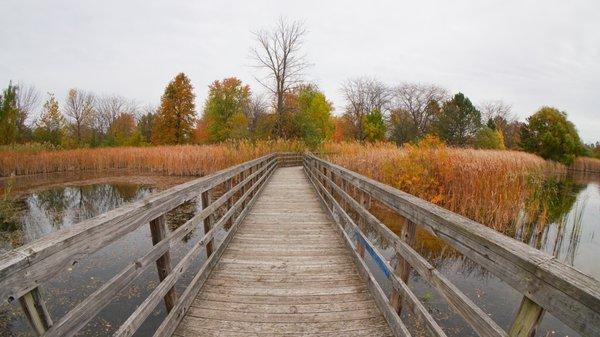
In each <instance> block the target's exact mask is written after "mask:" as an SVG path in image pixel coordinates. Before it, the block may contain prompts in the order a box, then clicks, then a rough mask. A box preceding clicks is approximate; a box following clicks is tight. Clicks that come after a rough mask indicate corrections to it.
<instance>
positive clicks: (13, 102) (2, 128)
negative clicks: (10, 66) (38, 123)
mask: <svg viewBox="0 0 600 337" xmlns="http://www.w3.org/2000/svg"><path fill="white" fill-rule="evenodd" d="M19 118H20V114H19V109H18V107H17V87H16V86H14V85H12V83H9V84H8V87H7V88H6V89H4V91H3V92H2V95H0V144H11V143H14V142H16V141H17V139H18V136H19V129H18V124H19Z"/></svg>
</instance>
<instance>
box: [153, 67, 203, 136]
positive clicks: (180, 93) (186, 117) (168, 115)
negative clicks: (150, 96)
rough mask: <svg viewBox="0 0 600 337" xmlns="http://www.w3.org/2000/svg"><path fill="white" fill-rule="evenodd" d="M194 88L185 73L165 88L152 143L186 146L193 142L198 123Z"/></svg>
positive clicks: (156, 118)
mask: <svg viewBox="0 0 600 337" xmlns="http://www.w3.org/2000/svg"><path fill="white" fill-rule="evenodd" d="M194 98H195V95H194V88H193V87H192V83H191V82H190V80H189V79H188V78H187V76H185V74H184V73H180V74H178V75H177V76H176V77H175V79H173V81H171V82H170V83H169V84H168V85H167V87H166V88H165V92H164V94H163V95H162V97H161V100H160V108H159V110H158V113H157V115H156V117H155V119H154V126H153V129H152V143H154V144H185V143H189V142H190V141H191V140H192V133H193V129H194V125H195V122H196V106H195V104H194Z"/></svg>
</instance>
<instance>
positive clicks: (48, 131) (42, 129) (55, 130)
mask: <svg viewBox="0 0 600 337" xmlns="http://www.w3.org/2000/svg"><path fill="white" fill-rule="evenodd" d="M65 124H66V122H65V118H64V117H63V115H62V114H61V113H60V109H59V108H58V101H57V100H56V98H54V94H51V93H48V99H47V100H46V102H45V103H44V106H43V107H42V115H41V116H40V118H39V119H38V121H37V123H36V126H35V129H34V132H33V135H34V139H35V140H36V141H39V142H47V143H51V144H54V145H59V144H60V143H61V140H62V135H63V129H64V127H65Z"/></svg>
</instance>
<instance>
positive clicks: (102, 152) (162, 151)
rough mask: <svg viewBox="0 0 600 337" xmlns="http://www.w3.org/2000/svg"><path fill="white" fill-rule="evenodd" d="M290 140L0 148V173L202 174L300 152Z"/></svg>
mask: <svg viewBox="0 0 600 337" xmlns="http://www.w3.org/2000/svg"><path fill="white" fill-rule="evenodd" d="M303 149H304V145H303V144H302V143H299V142H293V141H263V142H258V143H250V142H236V143H225V144H219V145H178V146H156V147H117V148H95V149H76V150H65V151H35V152H30V151H0V175H1V176H8V175H11V174H14V175H26V174H38V173H51V172H68V171H79V170H95V171H100V170H114V169H125V170H133V171H138V172H153V173H158V174H166V175H205V174H209V173H212V172H215V171H218V170H221V169H224V168H226V167H229V166H232V165H235V164H238V163H241V162H244V161H247V160H250V159H253V158H257V157H260V156H262V155H265V154H267V153H270V152H274V151H302V150H303Z"/></svg>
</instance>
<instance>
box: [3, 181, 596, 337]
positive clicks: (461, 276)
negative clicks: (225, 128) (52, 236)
mask: <svg viewBox="0 0 600 337" xmlns="http://www.w3.org/2000/svg"><path fill="white" fill-rule="evenodd" d="M130 181H136V180H135V179H130ZM179 182H181V181H177V182H173V183H172V184H168V183H166V184H165V183H164V182H162V184H161V186H160V187H157V186H156V185H155V184H152V183H148V182H147V181H144V183H139V181H138V182H135V183H128V182H127V179H118V180H117V181H116V182H110V179H108V180H106V179H105V180H101V183H92V184H85V185H77V184H76V183H75V184H74V183H61V185H59V186H56V185H48V186H49V187H48V186H46V187H44V188H41V189H40V188H39V187H38V188H32V189H31V190H30V191H29V192H27V191H25V192H23V193H20V196H19V203H18V204H19V208H20V210H21V212H20V214H21V215H20V219H21V223H22V225H23V231H22V233H21V235H22V237H21V238H20V241H22V242H30V241H32V240H35V239H37V238H40V237H43V236H44V235H47V234H48V233H51V232H54V231H56V230H58V229H61V228H67V227H70V226H72V225H73V224H76V223H78V222H80V221H82V220H85V219H88V218H91V217H94V216H96V215H98V214H101V213H104V212H106V211H109V210H111V209H114V208H116V207H119V206H120V205H122V204H124V203H127V202H132V201H135V200H137V199H140V198H143V197H145V196H147V195H148V194H150V193H152V192H155V191H157V190H158V189H162V188H166V187H168V186H169V185H173V184H175V183H179ZM599 183H600V177H598V176H590V177H567V178H564V179H561V180H560V181H549V182H548V183H547V184H548V187H547V188H548V191H542V193H540V194H539V197H538V199H539V200H536V202H540V203H543V204H544V206H545V207H543V208H542V211H538V212H534V213H528V212H525V211H524V212H523V214H522V216H521V217H520V218H519V219H515V221H514V224H513V225H512V226H510V227H509V228H507V229H506V230H504V233H505V234H506V235H510V236H512V237H515V238H517V239H518V240H520V241H523V242H526V243H528V244H530V245H531V246H534V247H536V248H538V249H541V250H543V251H545V252H547V253H548V254H551V255H554V256H556V257H557V258H558V259H560V260H561V261H563V262H564V263H567V264H569V265H572V266H574V267H575V268H577V269H579V270H581V271H582V272H584V273H586V274H588V275H590V276H592V277H594V278H597V279H600V266H599V265H598V264H597V263H596V262H595V259H596V258H597V257H598V256H600V237H599V235H600V222H599V220H598V219H600V188H599ZM199 207H200V206H199V205H198V203H197V202H196V201H191V202H188V203H186V204H184V205H182V206H180V207H178V208H177V209H175V210H173V211H172V212H170V213H169V214H168V215H167V222H168V224H169V227H170V228H171V229H174V228H177V227H178V226H180V225H181V224H183V223H184V222H185V221H186V220H187V219H189V218H191V216H193V214H194V213H195V212H197V211H198V210H199ZM373 211H374V213H375V214H376V215H377V216H378V217H379V218H380V219H381V220H382V221H384V222H385V223H386V224H387V225H388V226H390V227H391V228H393V229H395V230H396V229H398V228H400V227H399V226H400V225H399V223H401V219H398V218H397V217H394V216H393V215H392V214H390V213H389V212H385V211H384V210H376V209H375V210H373ZM202 235H203V233H202V229H201V228H198V229H197V230H195V231H194V232H192V233H191V234H190V235H188V236H187V237H186V238H184V239H183V240H181V242H178V243H177V245H176V247H175V248H174V249H173V250H172V254H173V260H174V261H173V263H174V264H175V263H177V262H178V261H179V260H180V259H181V257H182V256H183V255H184V254H185V252H186V251H187V250H188V249H189V248H190V247H191V246H192V245H193V244H194V243H195V242H197V240H199V238H200V237H201V236H202ZM18 244H19V243H16V244H15V243H14V242H12V243H11V242H7V241H5V242H2V243H0V249H10V248H11V247H12V246H14V245H18ZM150 246H151V238H150V231H149V228H148V226H142V227H140V228H139V229H138V230H136V231H134V232H131V233H129V234H128V235H126V236H125V237H123V238H122V239H120V240H118V241H117V242H115V243H113V244H111V245H109V246H107V247H104V248H103V249H101V250H100V251H98V252H96V253H94V254H92V255H91V256H89V257H88V258H86V259H84V260H83V261H81V262H80V263H78V264H77V265H76V266H75V267H73V268H70V269H68V270H67V271H66V272H65V273H61V274H60V275H59V276H58V277H56V278H55V279H53V280H52V281H50V282H47V283H46V284H44V286H43V288H42V292H43V296H44V298H45V299H46V303H47V305H48V307H49V308H48V309H49V311H50V313H51V316H52V317H54V318H59V317H61V316H63V315H64V314H65V313H66V312H68V310H70V309H71V308H73V307H74V306H75V305H76V304H77V303H79V302H80V301H81V300H82V299H84V298H85V297H86V296H88V295H89V294H90V293H92V292H93V291H94V290H96V289H98V288H99V287H100V286H101V285H102V284H104V282H106V281H107V280H108V279H110V278H111V277H112V276H114V275H115V274H116V273H118V272H119V271H120V270H121V269H122V268H124V267H125V266H127V265H128V264H129V263H131V261H133V260H134V259H135V258H137V257H140V256H141V255H142V254H143V253H145V252H146V251H147V250H148V249H149V248H150ZM416 248H417V250H418V251H419V252H420V253H421V254H422V255H423V256H426V257H427V258H428V260H429V261H430V262H431V263H432V264H433V265H434V266H435V267H436V268H438V269H439V270H440V271H441V272H442V273H443V274H444V275H446V276H447V277H448V278H449V279H450V281H452V282H453V283H454V284H455V285H456V286H458V287H459V288H460V289H461V290H462V291H463V292H464V293H465V294H466V295H467V296H469V297H470V298H471V299H472V300H473V301H474V302H475V303H476V304H478V305H479V306H480V307H481V308H482V309H483V310H484V311H486V312H487V313H488V314H489V315H490V316H491V317H492V318H493V319H494V320H495V321H496V322H497V323H498V324H500V326H502V327H503V328H505V329H507V328H508V327H509V325H510V323H511V322H512V319H513V318H514V315H515V313H516V310H517V308H518V306H519V303H520V300H521V295H520V294H519V293H517V292H516V291H514V290H513V289H512V288H510V287H509V286H507V285H505V284H504V283H503V282H502V281H500V280H499V279H497V278H496V277H494V276H493V275H491V274H490V273H488V272H486V271H485V270H483V269H482V268H480V267H479V266H478V265H476V264H474V263H471V262H470V261H469V260H466V259H464V258H462V257H461V256H460V254H458V253H456V252H455V251H453V250H452V249H451V248H449V247H448V246H446V245H444V244H443V243H442V242H439V241H438V240H437V239H435V238H432V237H430V236H429V235H428V234H427V233H426V232H425V231H419V232H418V238H417V246H416ZM381 249H382V250H383V251H384V253H386V254H387V255H388V256H390V257H391V256H392V253H391V251H390V250H389V249H386V248H385V247H381ZM204 258H205V257H204V256H201V257H199V258H198V259H197V261H196V262H195V264H194V265H193V266H192V268H191V269H190V270H189V271H188V272H187V273H186V274H185V277H183V279H182V280H180V281H179V283H178V284H177V287H178V290H179V291H181V290H183V288H184V287H185V285H187V284H188V283H189V281H190V279H191V277H193V275H194V274H195V273H196V271H197V270H198V269H199V267H200V265H201V263H202V262H203V260H204ZM371 265H373V264H371ZM372 269H373V271H374V272H377V268H376V267H374V268H372ZM377 276H378V278H379V279H380V280H382V281H383V279H384V277H383V275H382V274H381V273H379V274H378V275H377ZM157 284H158V278H157V275H156V270H155V268H153V267H149V268H147V270H146V271H145V272H144V273H143V275H142V276H141V277H139V278H138V279H137V280H136V281H135V282H134V284H133V285H132V286H130V287H129V288H128V289H127V290H126V291H124V292H123V293H121V294H120V295H119V297H118V298H116V299H115V300H114V301H113V302H112V303H111V304H110V305H108V306H107V307H106V308H105V309H103V310H102V311H101V312H100V314H99V315H98V316H97V317H96V318H95V319H94V320H92V321H91V322H90V323H89V324H88V325H87V326H86V327H85V328H84V329H83V331H82V332H81V333H80V335H83V336H105V335H110V334H111V333H112V332H114V331H115V330H116V328H117V327H118V326H119V325H120V324H121V323H122V322H123V321H124V320H125V319H126V318H127V317H128V316H129V314H130V313H131V312H132V311H133V310H134V309H135V307H136V306H137V305H139V304H140V303H141V302H142V301H143V300H144V299H145V297H146V296H147V295H148V294H149V293H150V292H151V291H152V290H153V289H154V287H156V285H157ZM384 284H385V283H384ZM409 287H410V288H411V289H413V291H414V292H415V293H416V294H417V296H418V297H419V298H420V299H421V300H422V301H423V302H424V303H425V305H426V306H427V308H428V309H429V310H430V312H431V313H432V314H433V315H434V317H435V318H436V319H437V320H438V321H439V322H440V323H441V325H442V327H443V328H444V330H445V331H446V332H447V333H448V335H450V336H475V335H476V334H475V333H474V332H473V331H471V330H470V329H469V328H468V327H467V326H468V325H467V324H466V323H465V322H464V321H463V320H462V319H461V318H460V316H458V315H456V314H454V313H452V310H450V309H449V308H448V305H447V304H446V302H445V301H444V299H443V298H441V296H439V294H438V293H437V292H436V290H435V289H433V288H432V287H429V286H428V285H427V283H426V282H424V281H423V280H422V279H421V278H420V277H419V276H418V275H417V274H416V273H412V274H411V276H410V279H409ZM386 290H387V291H389V290H390V289H389V285H388V287H387V289H386ZM164 315H165V311H164V307H163V306H162V305H159V306H158V307H157V309H156V310H155V311H154V313H153V314H152V315H151V316H150V319H148V320H147V322H145V323H144V325H143V326H142V328H141V329H140V330H139V331H138V333H137V334H136V336H151V335H152V331H153V330H154V329H155V328H156V327H157V326H158V324H159V323H160V321H161V320H162V318H163V317H164ZM407 315H408V314H407V313H403V316H404V317H403V319H404V321H405V322H407V321H408V322H412V323H410V324H409V325H410V330H412V332H413V334H414V335H415V336H419V335H424V333H423V329H422V326H420V324H419V322H418V321H415V320H414V319H410V318H409V317H407ZM0 335H2V336H30V335H31V332H30V330H29V327H28V324H27V322H26V320H25V318H24V317H23V314H22V313H21V310H20V308H19V307H18V305H7V304H3V305H2V306H0ZM537 336H577V334H576V333H574V332H573V331H571V330H570V329H569V328H568V327H566V326H564V324H562V323H561V322H559V321H557V320H556V319H554V318H553V317H552V316H551V315H549V314H546V315H545V316H544V317H543V320H542V322H541V325H540V327H539V329H538V332H537Z"/></svg>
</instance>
